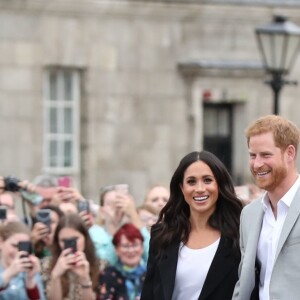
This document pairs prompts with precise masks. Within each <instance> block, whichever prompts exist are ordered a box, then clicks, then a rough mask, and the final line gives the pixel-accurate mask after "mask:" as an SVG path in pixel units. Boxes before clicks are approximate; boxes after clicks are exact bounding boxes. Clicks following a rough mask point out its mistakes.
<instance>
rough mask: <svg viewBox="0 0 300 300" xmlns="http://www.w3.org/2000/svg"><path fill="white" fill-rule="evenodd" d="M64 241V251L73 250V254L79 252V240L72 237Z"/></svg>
mask: <svg viewBox="0 0 300 300" xmlns="http://www.w3.org/2000/svg"><path fill="white" fill-rule="evenodd" d="M63 241H64V249H67V248H71V249H72V253H75V252H76V251H77V238H75V237H71V238H67V239H63Z"/></svg>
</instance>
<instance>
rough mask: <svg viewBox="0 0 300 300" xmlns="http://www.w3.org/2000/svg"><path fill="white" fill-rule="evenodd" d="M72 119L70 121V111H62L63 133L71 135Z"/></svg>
mask: <svg viewBox="0 0 300 300" xmlns="http://www.w3.org/2000/svg"><path fill="white" fill-rule="evenodd" d="M72 121H73V119H72V109H71V108H65V109H64V126H65V133H72V132H73V122H72Z"/></svg>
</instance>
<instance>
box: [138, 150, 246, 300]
mask: <svg viewBox="0 0 300 300" xmlns="http://www.w3.org/2000/svg"><path fill="white" fill-rule="evenodd" d="M241 210H242V202H241V201H240V200H239V199H238V197H237V196H236V194H235V190H234V186H233V183H232V179H231V177H230V174H229V173H228V171H227V170H226V167H225V166H224V164H223V163H222V162H221V161H220V160H219V159H218V158H217V157H216V156H215V155H214V154H212V153H210V152H207V151H201V152H197V151H195V152H191V153H189V154H187V155H186V156H184V157H183V158H182V160H181V161H180V163H179V165H178V167H177V169H176V170H175V172H174V174H173V176H172V179H171V183H170V199H169V201H168V202H167V204H166V205H165V206H164V208H163V209H162V210H161V212H160V215H159V219H158V222H157V223H156V224H155V225H153V226H152V228H151V241H150V250H149V259H148V265H147V275H146V278H145V281H144V285H143V291H142V296H141V300H153V299H159V300H181V299H198V300H204V299H209V300H231V298H232V294H233V290H234V286H235V284H236V282H237V280H238V266H239V262H240V250H239V219H240V213H241Z"/></svg>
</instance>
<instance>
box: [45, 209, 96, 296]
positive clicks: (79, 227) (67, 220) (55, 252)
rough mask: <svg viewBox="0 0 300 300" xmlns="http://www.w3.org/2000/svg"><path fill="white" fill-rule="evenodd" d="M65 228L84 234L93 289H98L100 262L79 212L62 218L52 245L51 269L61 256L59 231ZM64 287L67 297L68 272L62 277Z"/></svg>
mask: <svg viewBox="0 0 300 300" xmlns="http://www.w3.org/2000/svg"><path fill="white" fill-rule="evenodd" d="M63 228H72V229H74V230H76V231H78V232H80V233H81V234H82V235H83V236H84V240H85V244H84V253H85V256H86V259H87V261H88V262H89V264H90V276H91V279H92V282H93V289H94V290H96V289H97V285H98V276H99V262H98V260H97V258H96V253H95V248H94V244H93V242H92V240H91V238H90V235H89V232H88V230H87V228H86V227H85V225H84V222H83V221H82V219H81V218H80V216H78V215H77V214H68V215H65V216H63V217H62V218H60V220H59V222H58V224H57V227H56V230H55V233H54V237H53V247H52V249H51V250H52V260H51V267H50V269H51V271H52V270H53V268H54V266H55V264H56V262H57V260H58V257H59V256H60V254H61V252H62V250H63V249H61V247H60V244H59V238H58V236H59V233H60V231H61V230H62V229H63ZM62 288H63V296H64V297H66V295H67V294H68V290H69V283H68V278H67V276H66V274H64V276H63V278H62Z"/></svg>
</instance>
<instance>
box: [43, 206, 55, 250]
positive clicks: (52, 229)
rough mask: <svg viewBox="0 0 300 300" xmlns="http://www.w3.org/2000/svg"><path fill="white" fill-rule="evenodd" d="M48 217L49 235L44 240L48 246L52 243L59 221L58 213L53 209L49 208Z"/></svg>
mask: <svg viewBox="0 0 300 300" xmlns="http://www.w3.org/2000/svg"><path fill="white" fill-rule="evenodd" d="M50 219H51V224H50V228H51V231H50V234H49V236H48V237H47V238H46V239H45V240H44V241H45V243H46V245H48V246H49V245H52V243H53V237H54V232H55V229H56V227H57V224H58V221H59V215H58V214H57V213H56V212H55V211H54V210H51V212H50Z"/></svg>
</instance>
